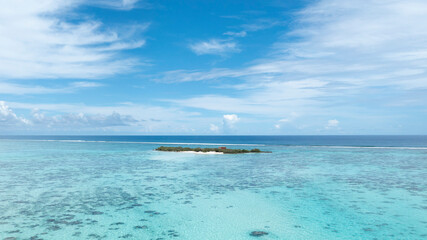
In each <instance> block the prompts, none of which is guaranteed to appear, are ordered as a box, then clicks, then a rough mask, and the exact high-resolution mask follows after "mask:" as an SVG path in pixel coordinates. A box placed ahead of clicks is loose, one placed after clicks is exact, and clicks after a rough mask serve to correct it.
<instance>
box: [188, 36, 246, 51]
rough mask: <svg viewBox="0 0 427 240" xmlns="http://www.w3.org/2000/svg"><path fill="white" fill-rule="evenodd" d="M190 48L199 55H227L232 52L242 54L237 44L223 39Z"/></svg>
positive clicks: (200, 43) (211, 40) (193, 45)
mask: <svg viewBox="0 0 427 240" xmlns="http://www.w3.org/2000/svg"><path fill="white" fill-rule="evenodd" d="M189 48H190V49H191V50H192V51H193V52H194V53H196V54H197V55H204V54H212V55H226V54H228V53H232V52H240V49H239V48H238V46H237V44H236V43H235V42H233V41H230V40H222V39H210V40H208V41H201V42H197V43H193V44H190V45H189Z"/></svg>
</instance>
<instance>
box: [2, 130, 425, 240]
mask: <svg viewBox="0 0 427 240" xmlns="http://www.w3.org/2000/svg"><path fill="white" fill-rule="evenodd" d="M180 145H181V146H189V147H217V146H226V147H227V148H244V149H252V148H259V149H261V150H265V151H271V153H250V154H223V155H199V154H193V153H174V152H157V151H154V149H155V148H157V147H159V146H180ZM254 232H258V234H259V235H261V236H252V235H254ZM0 239H8V240H12V239H153V240H160V239H195V240H199V239H203V240H211V239H212V240H216V239H218V240H225V239H228V240H234V239H236V240H240V239H242V240H245V239H248V240H250V239H284V240H287V239H427V136H0Z"/></svg>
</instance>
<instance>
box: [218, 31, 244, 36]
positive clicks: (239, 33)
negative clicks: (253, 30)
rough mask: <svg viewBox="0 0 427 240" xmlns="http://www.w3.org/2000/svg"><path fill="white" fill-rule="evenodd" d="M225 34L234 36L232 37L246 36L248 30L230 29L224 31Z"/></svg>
mask: <svg viewBox="0 0 427 240" xmlns="http://www.w3.org/2000/svg"><path fill="white" fill-rule="evenodd" d="M223 35H227V36H232V37H246V31H240V32H232V31H228V32H225V33H223Z"/></svg>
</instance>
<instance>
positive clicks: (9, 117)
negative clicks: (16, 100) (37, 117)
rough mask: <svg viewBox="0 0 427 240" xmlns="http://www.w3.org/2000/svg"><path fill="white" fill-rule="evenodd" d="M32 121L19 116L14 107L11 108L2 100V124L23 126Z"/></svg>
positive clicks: (0, 111) (0, 115)
mask: <svg viewBox="0 0 427 240" xmlns="http://www.w3.org/2000/svg"><path fill="white" fill-rule="evenodd" d="M28 124H30V121H29V120H27V119H25V118H23V117H18V116H17V115H16V114H15V113H14V112H13V111H12V109H10V108H9V107H8V106H7V105H6V103H5V102H4V101H0V126H8V127H9V126H21V125H28Z"/></svg>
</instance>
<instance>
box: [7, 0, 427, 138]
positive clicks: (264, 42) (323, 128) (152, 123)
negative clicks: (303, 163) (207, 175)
mask: <svg viewBox="0 0 427 240" xmlns="http://www.w3.org/2000/svg"><path fill="white" fill-rule="evenodd" d="M1 4H2V8H0V134H141V135H142V134H266V135H267V134H280V135H298V134H427V124H425V123H426V122H427V104H426V102H427V74H426V69H427V28H426V27H425V23H426V22H427V2H426V1H424V0H405V1H404V0H382V1H379V0H349V1H341V0H318V1H314V0H303V1H294V0H292V1H291V0H282V1H266V0H264V1H192V0H191V1H190V0H189V1H171V0H168V1H142V0H140V1H138V0H111V1H106V0H95V1H83V0H61V1H59V0H37V1H36V0H25V1H24V0H16V1H2V2H1Z"/></svg>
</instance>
